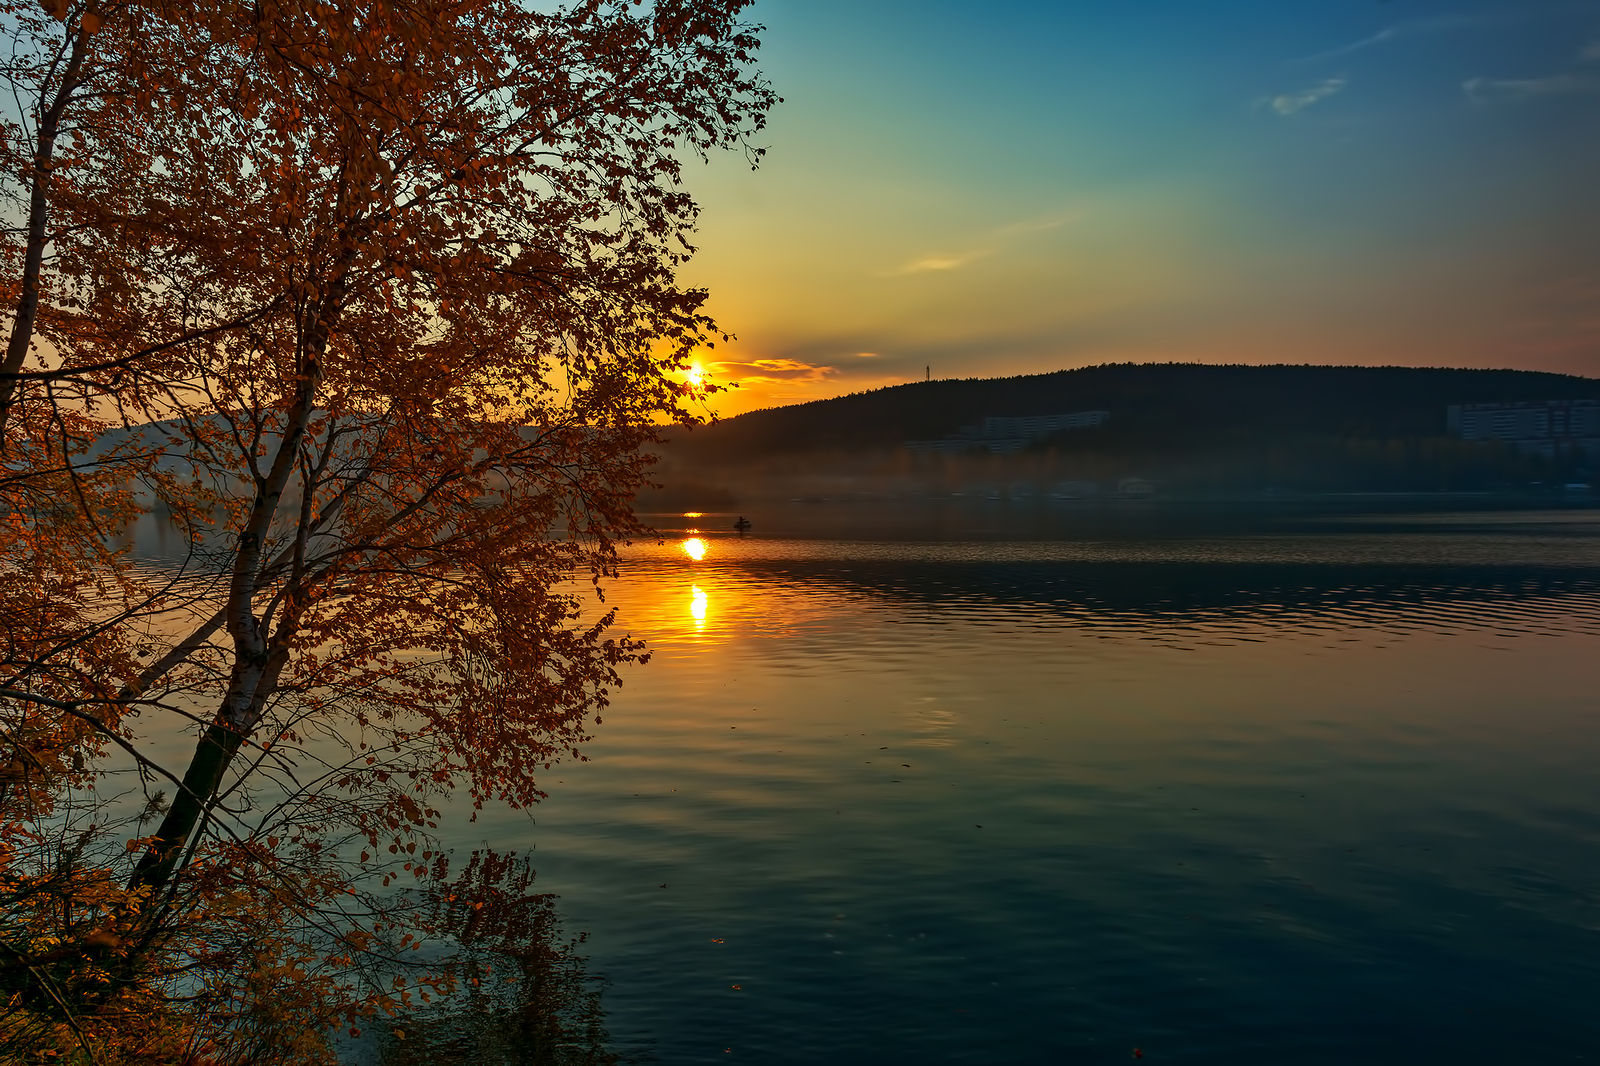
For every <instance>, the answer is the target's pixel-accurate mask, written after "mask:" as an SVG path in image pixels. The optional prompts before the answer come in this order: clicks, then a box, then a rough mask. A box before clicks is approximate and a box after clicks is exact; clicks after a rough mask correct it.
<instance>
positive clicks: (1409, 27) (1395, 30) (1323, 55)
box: [1295, 11, 1526, 63]
mask: <svg viewBox="0 0 1600 1066" xmlns="http://www.w3.org/2000/svg"><path fill="white" fill-rule="evenodd" d="M1525 17H1526V15H1525V14H1523V13H1516V12H1505V11H1491V12H1480V13H1478V14H1474V15H1439V16H1437V17H1434V18H1423V19H1409V20H1407V21H1405V22H1397V23H1395V24H1394V25H1392V26H1385V27H1384V28H1383V29H1381V30H1379V31H1378V32H1377V33H1374V34H1372V35H1371V36H1370V37H1363V38H1361V39H1360V40H1357V41H1351V42H1350V43H1348V44H1341V45H1339V46H1338V47H1336V48H1330V49H1328V50H1327V51H1325V52H1317V53H1315V54H1314V55H1309V56H1302V57H1301V58H1299V59H1297V60H1295V62H1296V63H1322V62H1325V61H1327V60H1329V59H1339V58H1342V57H1344V56H1348V55H1354V54H1355V53H1357V52H1364V51H1366V50H1367V49H1368V48H1372V47H1375V46H1377V45H1380V44H1388V43H1389V42H1390V41H1399V40H1403V39H1406V38H1410V37H1431V36H1434V35H1436V34H1440V33H1451V32H1454V31H1456V30H1476V29H1483V28H1485V27H1489V26H1497V25H1504V24H1505V23H1508V22H1515V21H1518V20H1520V19H1522V18H1525Z"/></svg>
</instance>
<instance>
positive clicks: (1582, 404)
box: [1445, 400, 1600, 458]
mask: <svg viewBox="0 0 1600 1066" xmlns="http://www.w3.org/2000/svg"><path fill="white" fill-rule="evenodd" d="M1445 426H1446V428H1447V429H1448V430H1449V431H1450V433H1451V434H1452V435H1453V436H1457V437H1460V438H1461V439H1462V440H1500V441H1505V442H1506V443H1508V444H1512V445H1515V446H1516V447H1517V448H1518V449H1519V450H1521V451H1524V452H1533V453H1537V454H1539V455H1555V454H1556V453H1557V452H1558V451H1565V452H1571V451H1581V452H1583V453H1584V454H1585V455H1588V456H1591V457H1597V458H1600V400H1533V401H1522V402H1518V403H1463V404H1452V405H1451V406H1449V407H1447V408H1446V409H1445Z"/></svg>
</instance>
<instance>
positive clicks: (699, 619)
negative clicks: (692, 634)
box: [689, 585, 710, 632]
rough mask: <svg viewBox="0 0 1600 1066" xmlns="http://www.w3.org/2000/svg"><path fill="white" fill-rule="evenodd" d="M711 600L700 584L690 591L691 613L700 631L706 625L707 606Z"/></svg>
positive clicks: (695, 626) (695, 625) (697, 629)
mask: <svg viewBox="0 0 1600 1066" xmlns="http://www.w3.org/2000/svg"><path fill="white" fill-rule="evenodd" d="M709 603H710V601H709V600H708V599H707V597H706V594H705V592H704V591H703V590H702V589H701V588H700V586H699V585H696V586H694V588H693V590H692V591H691V592H690V593H689V614H690V615H691V616H693V618H694V628H695V630H696V631H697V632H698V631H699V630H702V629H704V628H705V627H706V608H707V606H708V605H709Z"/></svg>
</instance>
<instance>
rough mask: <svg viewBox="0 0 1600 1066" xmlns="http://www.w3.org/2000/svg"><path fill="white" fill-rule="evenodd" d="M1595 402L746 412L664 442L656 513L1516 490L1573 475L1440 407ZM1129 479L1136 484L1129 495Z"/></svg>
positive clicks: (1286, 398)
mask: <svg viewBox="0 0 1600 1066" xmlns="http://www.w3.org/2000/svg"><path fill="white" fill-rule="evenodd" d="M1588 398H1600V382H1596V381H1593V380H1591V379H1587V378H1578V377H1570V376H1565V375H1558V374H1544V373H1530V372H1525V371H1500V370H1493V371H1486V370H1433V369H1408V368H1397V367H1300V366H1270V367H1245V366H1197V365H1181V364H1165V365H1128V364H1122V365H1112V366H1101V367H1091V368H1087V369H1083V370H1073V371H1062V372H1059V373H1055V374H1044V375H1034V376H1030V377H1022V378H1007V379H999V380H994V381H939V382H929V383H918V384H915V385H906V386H896V387H894V388H889V389H880V390H877V391H876V392H871V393H861V394H857V395H854V396H847V397H841V398H839V399H835V400H826V401H819V402H816V403H810V404H804V405H800V406H796V407H790V408H781V409H776V410H769V411H760V412H754V413H752V414H748V415H742V416H740V417H738V418H733V419H728V420H727V421H725V422H721V423H719V424H717V425H715V426H711V427H708V428H704V429H701V430H698V431H696V432H695V433H693V434H689V435H684V436H681V437H679V438H678V439H675V440H672V441H670V442H669V443H668V445H667V446H666V448H665V449H664V451H663V458H662V463H661V465H660V467H659V468H658V477H657V480H658V481H660V482H661V483H662V485H663V491H662V492H661V493H659V494H658V495H659V497H660V499H661V500H662V502H664V503H672V502H677V501H679V500H683V501H689V502H693V503H696V504H698V505H701V506H719V505H724V504H729V505H731V504H737V503H741V502H744V501H747V500H759V499H766V498H780V497H781V498H794V497H799V498H807V497H826V498H839V497H849V496H857V495H864V496H869V497H879V496H889V497H893V496H901V495H944V494H951V493H963V494H970V493H980V494H987V495H1001V496H1004V495H1015V494H1051V493H1053V494H1055V495H1060V496H1070V497H1092V496H1097V495H1112V494H1117V493H1119V492H1122V493H1124V494H1126V493H1128V492H1137V491H1146V490H1153V491H1158V492H1160V493H1162V494H1201V495H1205V494H1223V495H1226V494H1241V493H1242V494H1258V493H1273V492H1290V493H1293V492H1307V493H1316V492H1359V491H1368V492H1481V491H1529V490H1536V489H1537V488H1540V487H1544V486H1550V485H1557V486H1559V485H1562V484H1565V483H1566V482H1569V481H1583V480H1587V479H1588V477H1589V475H1590V472H1591V468H1592V465H1593V460H1592V459H1591V458H1589V457H1588V456H1586V455H1584V454H1583V452H1582V451H1581V450H1578V449H1576V448H1567V449H1562V448H1558V449H1556V453H1555V454H1554V455H1552V456H1541V455H1537V454H1529V453H1525V452H1522V451H1519V450H1518V449H1517V448H1516V447H1514V446H1512V445H1510V444H1507V443H1504V442H1500V441H1466V440H1461V439H1458V438H1455V437H1452V436H1449V435H1448V434H1447V431H1446V409H1447V407H1448V406H1449V405H1451V404H1456V403H1485V402H1515V401H1522V400H1541V401H1542V400H1552V399H1588ZM1095 409H1101V410H1107V411H1109V412H1111V419H1110V421H1109V423H1108V424H1107V425H1105V426H1103V427H1100V428H1097V429H1078V430H1065V431H1062V432H1060V433H1057V434H1055V435H1054V436H1052V437H1050V438H1047V439H1044V440H1040V441H1037V442H1034V443H1033V444H1032V445H1030V446H1029V447H1028V448H1027V449H1025V450H1024V451H1022V452H1020V453H1017V454H1013V455H1003V456H1002V455H993V454H989V453H988V452H986V451H984V450H983V449H982V447H981V446H976V445H975V446H974V447H972V448H970V449H967V450H966V451H965V452H964V453H956V454H932V455H930V454H914V453H913V452H911V451H910V450H908V449H906V448H905V447H904V442H905V441H907V440H918V439H921V440H928V439H939V438H940V437H943V436H947V435H950V434H954V433H955V432H957V431H958V430H959V429H960V427H961V426H963V425H968V424H973V423H977V422H980V421H981V420H982V419H983V418H984V417H985V416H987V415H1034V414H1057V413H1064V412H1067V411H1078V410H1095ZM1135 483H1143V484H1135Z"/></svg>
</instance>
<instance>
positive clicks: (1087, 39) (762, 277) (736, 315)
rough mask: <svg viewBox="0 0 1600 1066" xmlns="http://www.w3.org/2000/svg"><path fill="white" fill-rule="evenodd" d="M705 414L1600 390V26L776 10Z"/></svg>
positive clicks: (1396, 15) (773, 5)
mask: <svg viewBox="0 0 1600 1066" xmlns="http://www.w3.org/2000/svg"><path fill="white" fill-rule="evenodd" d="M751 19H752V20H753V21H755V22H759V23H761V24H763V25H764V26H765V27H766V31H765V33H764V34H763V47H762V67H763V70H764V71H765V73H766V74H767V76H768V78H769V79H770V81H771V82H772V83H773V86H774V88H775V89H776V90H777V91H778V93H779V94H780V95H782V96H783V97H784V103H782V104H781V105H779V106H778V108H777V109H776V110H775V112H774V113H773V115H772V118H771V121H770V123H769V126H768V128H767V129H766V130H765V131H763V133H762V134H761V135H760V137H759V138H758V143H760V144H763V145H765V146H766V147H767V149H768V151H767V156H766V158H765V160H764V161H763V163H762V165H761V167H760V169H759V170H757V171H754V172H752V171H751V170H750V169H749V167H748V165H747V164H745V163H744V162H743V161H742V160H741V159H739V158H736V157H727V158H723V159H719V160H716V161H714V162H713V163H712V164H710V165H709V166H705V167H699V168H691V169H690V171H689V174H688V184H689V188H690V191H691V192H693V193H694V194H696V196H697V198H698V199H699V200H700V202H701V204H702V207H703V214H702V216H701V222H700V227H699V253H698V255H697V256H696V258H695V259H694V260H693V261H692V263H691V264H690V267H689V268H688V270H687V271H686V273H685V274H684V275H683V278H684V280H685V281H687V282H688V283H690V284H693V285H696V286H704V287H706V288H708V289H709V290H710V291H711V293H712V297H711V301H710V304H709V310H710V311H711V313H712V314H713V315H714V316H715V317H716V318H717V319H718V321H719V324H720V325H721V326H722V327H723V328H724V329H727V330H729V331H731V332H733V333H734V334H736V339H735V340H734V341H733V342H732V343H729V344H719V345H718V346H717V347H716V349H715V350H714V351H705V352H702V353H701V362H702V363H703V364H704V366H705V369H706V371H707V373H708V376H709V378H710V380H712V381H715V382H720V383H723V384H734V383H737V384H739V386H740V387H739V388H737V389H732V390H729V391H728V392H724V393H719V394H717V395H716V396H715V397H714V398H713V402H712V406H713V408H714V409H715V410H716V411H717V412H718V413H720V414H724V415H727V414H734V413H738V412H739V411H743V410H749V409H753V408H760V407H770V406H775V405H779V404H785V403H794V402H801V401H805V400H813V399H821V398H825V397H829V396H837V395H841V394H844V393H849V392H857V391H861V390H863V389H870V388H876V387H879V386H883V385H890V384H897V383H900V382H906V381H916V380H921V379H922V378H923V377H924V376H925V375H927V374H931V376H932V377H934V378H967V377H995V376H1005V375H1012V374H1024V373H1036V372H1043V371H1051V370H1060V369H1064V368H1069V367H1076V366H1086V365H1093V364H1097V363H1106V362H1123V361H1136V362H1167V361H1185V362H1190V361H1192V362H1217V363H1225V362H1244V363H1279V362H1289V363H1339V364H1367V365H1378V364H1398V365H1416V366H1469V367H1516V368H1523V369H1539V370H1554V371H1562V372H1568V373H1580V374H1588V375H1595V376H1600V192H1597V190H1600V0H1588V2H1557V0H1458V2H1446V0H1437V2H1433V0H1294V2H1292V3H1286V2H1283V0H1208V2H1206V3H1197V2H1187V0H1184V2H1180V0H1116V2H1111V0H1055V2H1045V0H989V2H979V0H757V2H756V3H755V5H754V6H753V8H752V9H751Z"/></svg>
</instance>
